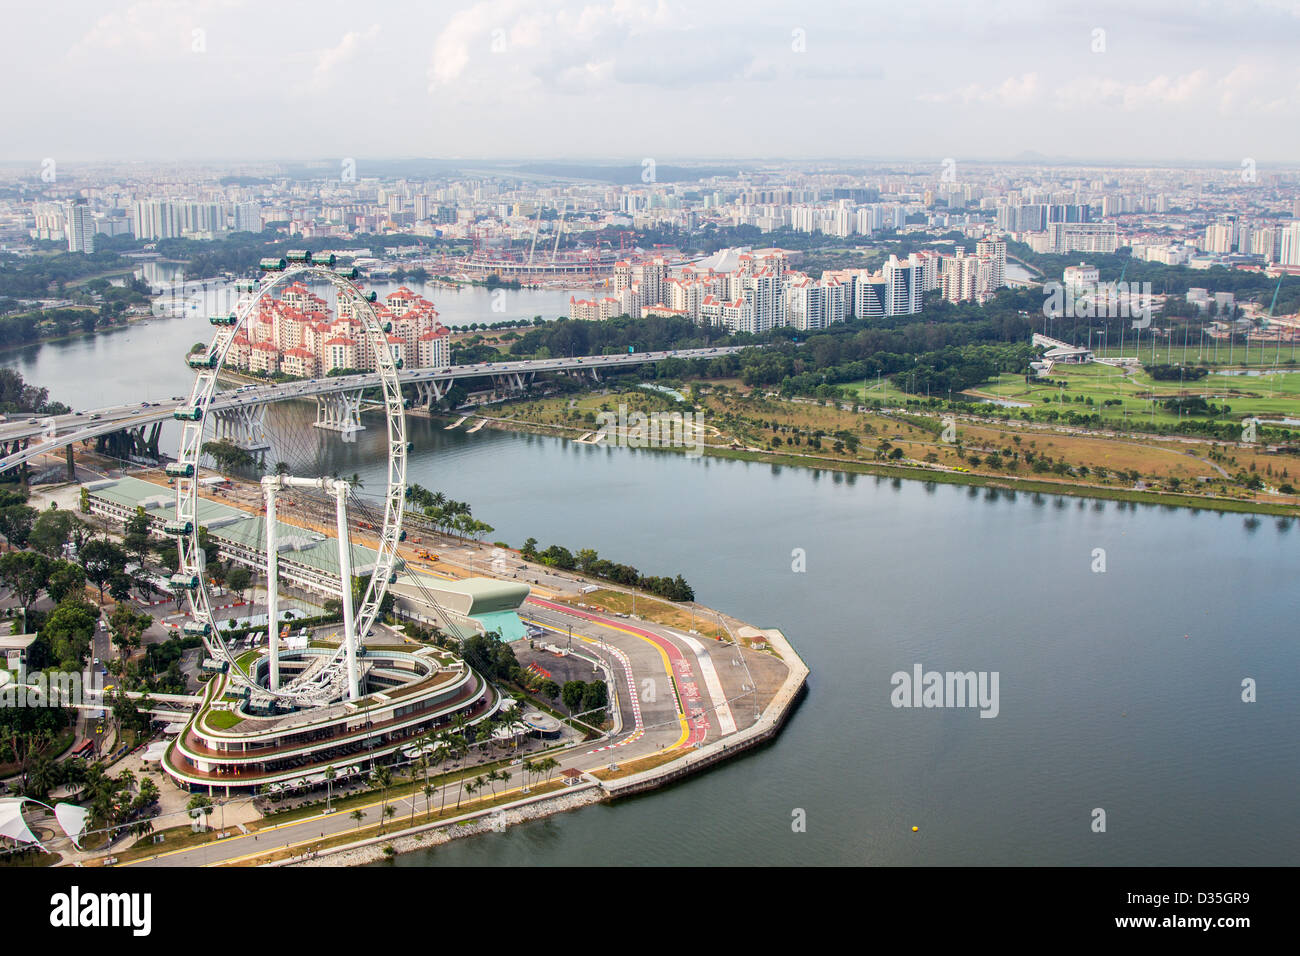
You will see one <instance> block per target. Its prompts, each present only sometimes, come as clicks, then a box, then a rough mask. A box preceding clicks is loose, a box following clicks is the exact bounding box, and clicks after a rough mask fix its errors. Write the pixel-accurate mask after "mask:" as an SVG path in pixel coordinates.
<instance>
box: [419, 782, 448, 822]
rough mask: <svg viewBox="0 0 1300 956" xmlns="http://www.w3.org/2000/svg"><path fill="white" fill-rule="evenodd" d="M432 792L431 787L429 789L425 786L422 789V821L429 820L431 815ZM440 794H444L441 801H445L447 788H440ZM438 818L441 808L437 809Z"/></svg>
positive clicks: (440, 814)
mask: <svg viewBox="0 0 1300 956" xmlns="http://www.w3.org/2000/svg"><path fill="white" fill-rule="evenodd" d="M433 791H434V788H433V787H430V786H428V785H427V784H426V785H425V787H424V819H426V820H427V819H429V817H430V816H431V815H432V814H433ZM442 792H443V794H444V796H443V799H444V800H445V799H446V796H445V794H446V792H447V788H446V787H443V788H442ZM438 816H442V808H441V807H439V808H438Z"/></svg>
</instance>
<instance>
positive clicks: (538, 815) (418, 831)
mask: <svg viewBox="0 0 1300 956" xmlns="http://www.w3.org/2000/svg"><path fill="white" fill-rule="evenodd" d="M749 626H752V625H749ZM759 630H762V632H763V634H764V635H766V637H767V639H768V640H769V641H770V642H771V643H772V644H773V645H774V646H775V647H776V649H777V653H778V655H779V656H780V658H781V660H782V661H783V662H784V663H785V665H786V668H787V673H786V678H785V680H784V681H783V682H782V684H781V687H780V688H779V689H778V690H777V692H776V693H775V694H774V695H773V697H772V699H771V700H770V701H769V702H768V704H767V706H766V707H765V708H764V709H763V713H762V715H761V716H760V717H759V719H758V720H757V721H756V722H755V723H754V724H752V725H751V726H749V727H747V728H745V729H744V730H740V731H737V732H736V733H734V734H730V735H728V736H726V737H723V738H721V739H719V740H715V741H714V742H712V743H710V744H707V745H705V746H703V747H682V748H680V749H681V755H680V756H678V757H675V758H674V759H672V760H669V761H667V762H666V763H660V764H658V765H657V766H653V767H650V768H649V769H646V770H643V771H638V772H630V773H627V774H626V775H625V776H617V777H614V776H609V777H601V776H599V774H609V773H610V772H609V771H598V772H597V773H595V774H593V773H584V774H583V776H582V782H581V783H579V784H577V785H576V786H574V787H572V788H569V789H567V790H561V791H560V792H558V793H548V794H542V795H540V796H536V797H526V798H524V799H521V800H517V801H514V802H513V803H509V804H505V805H503V806H497V807H488V808H486V809H484V810H478V811H474V812H471V813H466V814H462V815H461V816H459V817H455V818H452V819H449V820H443V821H436V822H430V823H423V824H419V825H417V826H414V827H408V828H405V829H402V830H397V831H394V832H393V833H388V834H384V835H381V836H377V837H367V838H365V839H362V840H356V841H354V842H351V843H346V844H342V845H340V846H337V847H332V848H327V849H325V850H320V851H315V852H312V853H305V854H299V855H297V856H293V857H289V858H288V859H284V860H274V861H270V862H268V863H266V864H264V865H267V866H363V865H366V864H370V863H377V862H381V861H384V860H388V859H391V858H392V857H394V856H397V855H400V854H403V853H414V852H418V851H420V850H431V849H434V848H436V847H438V846H441V845H443V844H446V843H450V842H451V841H452V840H457V839H460V838H462V837H468V836H476V835H478V834H481V833H487V832H494V833H500V832H504V831H505V829H506V828H508V827H510V826H513V825H515V824H518V823H526V822H529V821H531V820H540V819H542V818H544V817H549V816H554V815H555V814H559V813H568V812H570V811H572V810H580V809H582V808H583V807H588V806H592V805H594V804H597V803H611V804H612V803H615V802H617V801H619V800H621V799H624V798H626V797H631V796H634V795H637V794H642V793H647V792H649V791H652V790H658V789H660V788H662V787H667V786H671V785H673V784H674V783H677V782H678V781H679V780H682V779H685V778H686V777H689V776H692V775H693V774H696V773H699V772H701V771H704V770H707V769H708V768H710V767H712V766H713V765H714V764H717V763H721V762H722V761H724V760H728V759H730V758H732V757H736V756H739V755H740V754H743V753H746V752H748V751H750V750H753V749H755V748H757V747H760V746H762V745H764V744H768V743H770V742H772V741H773V740H775V739H776V737H777V736H778V735H779V734H780V733H781V731H782V730H783V729H784V727H785V725H786V722H787V721H788V720H789V718H790V715H791V714H793V713H794V710H795V708H796V707H797V706H798V704H799V703H800V702H801V701H802V700H803V699H804V697H805V696H806V695H807V693H808V676H809V674H810V671H809V669H808V666H807V664H805V663H804V660H803V658H802V657H800V656H799V652H798V651H796V650H795V649H794V646H793V645H791V644H790V642H789V640H788V639H787V638H786V636H785V634H784V633H783V632H782V631H781V630H780V629H778V628H761V629H759ZM641 759H654V758H653V757H651V758H641ZM619 773H620V774H621V773H623V771H619Z"/></svg>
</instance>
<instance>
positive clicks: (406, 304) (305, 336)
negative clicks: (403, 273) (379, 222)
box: [226, 282, 451, 378]
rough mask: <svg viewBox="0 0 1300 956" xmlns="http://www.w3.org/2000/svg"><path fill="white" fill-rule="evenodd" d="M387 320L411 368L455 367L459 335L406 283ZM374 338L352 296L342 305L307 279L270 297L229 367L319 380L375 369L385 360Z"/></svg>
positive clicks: (389, 301) (386, 311)
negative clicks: (379, 355) (333, 304)
mask: <svg viewBox="0 0 1300 956" xmlns="http://www.w3.org/2000/svg"><path fill="white" fill-rule="evenodd" d="M377 311H378V313H379V318H380V321H381V322H383V323H385V325H389V326H390V327H391V331H389V333H388V347H389V349H390V350H391V351H392V354H393V358H394V360H396V361H399V362H400V363H401V367H405V368H445V367H447V366H448V365H450V364H451V333H450V332H449V330H448V329H447V328H446V327H445V326H443V325H442V323H441V322H439V321H438V311H437V309H435V308H434V307H433V303H432V302H430V301H429V300H428V299H425V298H424V297H422V296H420V295H417V294H416V293H414V292H412V291H411V290H410V289H407V288H406V287H405V286H403V287H402V288H400V289H398V290H397V291H396V292H393V293H390V294H389V295H387V296H385V297H384V304H383V305H382V306H380V307H379V308H378V310H377ZM375 349H376V346H375V343H374V341H373V336H368V335H366V334H364V325H363V323H362V322H361V320H360V319H358V318H357V317H356V315H355V305H354V304H353V303H352V302H351V301H349V300H347V299H344V300H342V301H339V302H338V303H337V307H336V308H331V307H330V304H329V303H328V302H327V301H326V300H325V299H323V298H321V297H320V296H318V295H316V294H315V293H314V292H312V291H311V290H310V289H309V288H308V287H307V286H306V285H304V284H302V283H301V282H295V283H293V284H292V285H289V286H286V287H285V288H284V289H283V290H281V292H280V294H279V296H278V297H277V298H271V297H270V296H267V297H265V298H263V299H262V300H261V302H260V304H259V307H258V309H257V311H256V312H255V313H254V314H253V315H251V316H250V317H249V318H248V321H247V323H246V325H245V327H244V328H242V329H241V330H240V331H239V333H238V334H237V335H235V337H234V338H233V339H232V340H231V342H230V349H229V351H228V352H227V353H226V365H227V367H229V368H234V369H239V370H241V371H247V372H250V373H253V374H267V375H274V374H277V373H279V374H284V375H288V376H291V377H293V378H317V377H319V376H321V375H328V374H330V373H331V372H333V371H337V370H343V369H356V370H366V371H373V370H375V369H376V368H378V358H377V355H376V352H375Z"/></svg>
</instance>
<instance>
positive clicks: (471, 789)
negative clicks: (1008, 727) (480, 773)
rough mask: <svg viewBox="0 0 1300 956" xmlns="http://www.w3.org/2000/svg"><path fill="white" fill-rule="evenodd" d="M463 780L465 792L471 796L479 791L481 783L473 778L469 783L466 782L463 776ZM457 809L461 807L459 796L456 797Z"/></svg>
mask: <svg viewBox="0 0 1300 956" xmlns="http://www.w3.org/2000/svg"><path fill="white" fill-rule="evenodd" d="M461 782H462V783H463V784H464V788H463V789H464V790H465V792H466V793H468V794H469V795H470V796H471V797H472V796H474V794H475V793H477V792H478V787H479V785H478V784H477V783H475V782H474V781H473V780H471V781H470V782H469V783H464V778H463V777H462V778H461ZM456 809H457V810H459V809H460V797H459V796H457V797H456Z"/></svg>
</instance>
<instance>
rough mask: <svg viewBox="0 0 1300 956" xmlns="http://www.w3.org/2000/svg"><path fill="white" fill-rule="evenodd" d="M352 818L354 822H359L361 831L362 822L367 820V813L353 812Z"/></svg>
mask: <svg viewBox="0 0 1300 956" xmlns="http://www.w3.org/2000/svg"><path fill="white" fill-rule="evenodd" d="M351 816H352V819H353V820H356V821H357V829H358V830H360V829H361V821H362V820H364V819H365V818H366V812H365V811H364V810H353V811H352V814H351Z"/></svg>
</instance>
